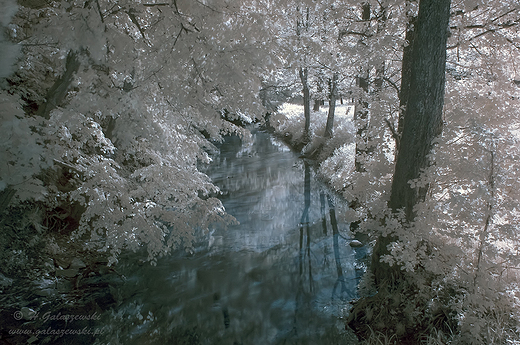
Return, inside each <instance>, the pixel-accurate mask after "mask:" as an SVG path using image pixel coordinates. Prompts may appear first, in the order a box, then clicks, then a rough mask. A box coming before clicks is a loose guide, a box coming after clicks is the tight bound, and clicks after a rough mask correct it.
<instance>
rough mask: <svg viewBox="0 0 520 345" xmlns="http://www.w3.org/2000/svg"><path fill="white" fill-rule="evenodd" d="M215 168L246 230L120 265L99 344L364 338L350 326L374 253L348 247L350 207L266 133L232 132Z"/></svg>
mask: <svg viewBox="0 0 520 345" xmlns="http://www.w3.org/2000/svg"><path fill="white" fill-rule="evenodd" d="M220 151H221V153H220V155H218V156H216V157H215V161H214V163H212V164H211V165H210V166H209V167H208V169H207V171H206V173H207V174H208V175H209V176H210V177H211V178H212V179H213V181H214V183H215V184H216V185H217V186H219V187H220V189H221V190H222V193H223V194H222V196H221V200H222V202H223V204H224V206H225V208H226V211H227V212H228V213H229V214H231V215H233V216H234V217H235V218H236V219H237V220H238V222H240V224H239V225H231V226H229V227H228V228H227V229H226V228H224V227H222V226H215V228H213V229H212V230H211V231H210V233H209V234H207V235H206V237H205V238H204V241H202V242H201V243H200V245H199V246H198V247H197V248H196V250H195V252H194V253H184V252H182V253H178V254H176V255H173V256H171V257H168V258H162V259H160V260H159V261H158V263H157V265H156V266H150V265H149V264H148V263H141V264H137V263H132V264H130V263H128V264H124V263H122V265H121V268H120V269H119V268H118V270H120V273H121V274H123V275H124V277H125V278H126V280H125V283H124V284H122V286H120V287H119V288H117V291H115V292H114V294H116V295H117V298H116V300H117V301H118V305H117V306H114V308H112V310H111V311H110V312H109V313H106V314H105V315H104V316H103V322H104V323H105V325H106V327H107V332H106V333H104V334H105V335H104V336H103V337H102V338H99V339H98V342H99V341H101V343H107V342H109V343H111V344H115V343H118V342H119V343H121V344H159V343H160V344H230V345H231V344H336V343H338V344H339V343H341V344H354V343H356V341H355V340H354V337H353V335H352V334H351V333H349V332H347V331H345V324H344V321H345V320H344V317H345V316H346V311H347V310H348V302H349V301H350V300H352V299H353V298H355V297H356V286H357V283H358V281H359V278H360V276H361V274H362V273H363V266H362V265H361V261H362V258H363V257H364V255H365V254H366V253H365V248H363V247H362V248H355V249H354V248H351V247H350V246H349V240H350V236H351V235H350V233H349V231H348V229H349V221H350V220H349V219H342V218H341V217H340V216H341V215H342V214H344V212H342V211H341V210H342V208H344V207H345V206H344V202H340V201H338V200H336V199H335V198H334V197H333V196H332V195H331V194H330V193H328V191H327V189H326V188H325V187H324V186H323V185H321V184H320V183H318V182H317V181H315V180H314V177H313V172H312V169H311V168H310V165H309V164H307V163H306V162H305V161H304V160H303V159H301V158H298V156H297V155H296V154H295V153H293V152H291V151H290V150H289V149H288V148H287V147H286V146H285V145H284V144H282V143H280V142H278V141H276V140H275V139H273V138H272V137H271V136H270V135H269V134H267V133H264V132H262V131H260V130H254V131H253V137H252V140H251V141H248V142H246V143H242V142H241V140H240V139H238V138H236V137H229V138H227V139H226V141H225V142H224V143H223V144H222V145H220Z"/></svg>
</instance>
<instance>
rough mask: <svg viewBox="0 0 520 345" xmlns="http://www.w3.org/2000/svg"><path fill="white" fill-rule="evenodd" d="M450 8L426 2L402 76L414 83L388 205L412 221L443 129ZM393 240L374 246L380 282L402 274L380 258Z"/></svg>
mask: <svg viewBox="0 0 520 345" xmlns="http://www.w3.org/2000/svg"><path fill="white" fill-rule="evenodd" d="M449 11H450V0H421V2H420V4H419V14H418V17H417V20H416V23H415V26H414V27H415V33H413V34H412V35H414V36H415V38H414V39H413V45H412V47H411V51H410V52H409V59H410V61H407V62H406V63H407V66H405V67H406V68H403V70H402V73H403V77H402V80H403V81H405V82H406V81H407V80H409V85H405V90H406V91H405V94H404V95H402V96H403V97H406V99H404V102H405V104H406V106H405V108H404V112H403V123H402V128H403V131H402V136H401V140H400V145H399V153H398V155H397V159H396V166H395V172H394V177H393V181H392V189H391V195H390V201H389V206H390V208H391V209H392V210H393V211H398V210H400V209H404V211H405V216H406V221H412V220H413V218H414V216H415V214H414V210H413V208H414V206H415V205H416V204H417V203H418V202H420V201H421V200H424V197H425V196H426V188H419V189H414V188H411V187H410V184H409V181H410V180H413V179H416V178H418V177H419V176H420V173H421V170H422V169H424V168H426V167H427V166H428V154H429V153H430V151H431V149H432V145H433V140H434V139H435V138H436V137H437V136H439V135H440V134H441V131H442V108H443V105H444V84H445V68H446V42H447V39H448V20H449V15H450V12H449ZM403 63H405V61H403ZM392 239H393V238H391V237H381V238H379V240H378V241H377V242H378V243H376V246H375V248H374V252H373V258H372V259H373V261H372V269H373V272H374V276H375V278H376V283H377V282H382V281H385V280H393V279H395V278H396V276H399V274H400V269H399V268H396V267H392V268H390V267H389V266H388V265H387V264H384V263H381V262H380V258H381V256H383V255H385V254H387V253H388V250H387V246H388V244H390V242H391V241H392ZM392 275H393V276H392Z"/></svg>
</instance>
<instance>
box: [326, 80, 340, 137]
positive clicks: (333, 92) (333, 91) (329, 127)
mask: <svg viewBox="0 0 520 345" xmlns="http://www.w3.org/2000/svg"><path fill="white" fill-rule="evenodd" d="M337 86H338V73H334V75H333V76H332V80H331V85H330V95H329V114H328V116H327V124H326V125H325V135H324V136H325V138H332V134H333V130H334V113H335V111H336V97H337Z"/></svg>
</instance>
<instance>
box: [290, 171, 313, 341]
mask: <svg viewBox="0 0 520 345" xmlns="http://www.w3.org/2000/svg"><path fill="white" fill-rule="evenodd" d="M304 165H305V178H304V187H303V188H304V191H303V196H304V207H303V213H302V217H301V219H300V224H299V227H300V243H299V245H300V252H299V255H298V264H299V279H298V289H297V292H296V307H295V315H294V323H295V325H294V328H293V334H294V335H295V336H296V335H297V322H298V321H297V316H298V315H297V314H298V313H299V312H300V311H302V310H304V308H302V304H303V303H304V302H305V300H306V299H305V296H306V293H305V288H304V282H305V279H304V273H305V269H304V264H305V255H307V256H308V266H309V267H308V270H309V291H310V292H312V290H313V281H312V265H311V252H310V250H311V247H310V243H311V236H310V226H309V209H310V206H311V167H310V165H309V163H307V162H305V161H304ZM304 228H305V229H304ZM304 230H305V231H304ZM305 235H306V236H307V241H306V243H305V246H304V243H303V240H304V237H305Z"/></svg>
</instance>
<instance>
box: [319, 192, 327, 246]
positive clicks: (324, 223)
mask: <svg viewBox="0 0 520 345" xmlns="http://www.w3.org/2000/svg"><path fill="white" fill-rule="evenodd" d="M320 214H321V226H322V228H323V235H325V236H327V218H326V217H325V193H323V192H321V193H320Z"/></svg>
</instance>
